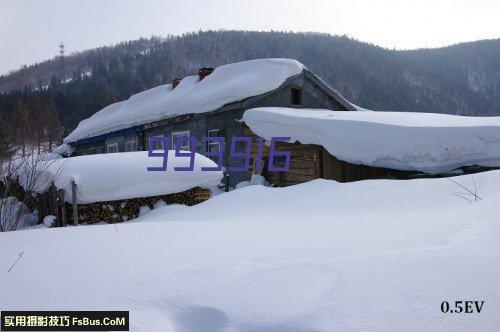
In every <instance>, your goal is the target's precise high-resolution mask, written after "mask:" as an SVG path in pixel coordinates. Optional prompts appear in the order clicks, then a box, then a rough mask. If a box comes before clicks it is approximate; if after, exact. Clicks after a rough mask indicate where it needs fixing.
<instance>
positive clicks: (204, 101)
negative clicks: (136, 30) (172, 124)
mask: <svg viewBox="0 0 500 332" xmlns="http://www.w3.org/2000/svg"><path fill="white" fill-rule="evenodd" d="M304 68H305V67H304V65H302V64H301V63H300V62H298V61H296V60H291V59H256V60H249V61H243V62H237V63H232V64H227V65H224V66H220V67H217V68H216V69H215V70H214V72H213V73H212V74H210V75H209V76H207V77H205V78H204V79H203V80H202V81H198V76H188V77H186V78H184V79H183V80H182V81H181V82H180V83H179V85H178V86H177V87H176V88H175V89H172V85H171V84H166V85H160V86H157V87H155V88H152V89H149V90H146V91H143V92H140V93H138V94H135V95H133V96H132V97H130V98H129V99H128V100H125V101H121V102H118V103H115V104H111V105H109V106H108V107H105V108H103V109H102V110H100V111H99V112H97V113H95V114H94V115H92V116H91V117H90V118H88V119H85V120H83V121H81V122H80V123H79V125H78V127H77V128H76V129H75V130H74V131H73V132H72V133H71V134H69V135H68V136H67V137H66V138H65V139H64V142H65V143H71V142H75V141H78V140H81V139H84V138H88V137H93V136H98V135H102V134H106V133H110V132H113V131H117V130H120V129H125V128H129V127H132V126H136V125H143V124H147V123H151V122H154V121H158V120H161V119H165V118H168V117H172V116H177V115H182V114H190V113H204V112H209V111H213V110H216V109H218V108H220V107H222V106H224V105H226V104H228V103H232V102H236V101H240V100H243V99H245V98H248V97H252V96H257V95H260V94H262V93H265V92H268V91H272V90H274V89H277V88H279V87H280V85H281V84H283V82H285V80H286V79H288V78H289V77H292V76H295V75H297V74H300V73H301V72H302V70H304Z"/></svg>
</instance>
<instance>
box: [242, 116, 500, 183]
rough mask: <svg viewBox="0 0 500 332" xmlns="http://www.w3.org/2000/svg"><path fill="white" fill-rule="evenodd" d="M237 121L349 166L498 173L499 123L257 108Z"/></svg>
mask: <svg viewBox="0 0 500 332" xmlns="http://www.w3.org/2000/svg"><path fill="white" fill-rule="evenodd" d="M243 121H244V122H245V123H246V125H248V126H249V127H250V129H251V130H252V131H253V132H254V133H255V134H257V135H259V136H261V137H263V138H265V139H270V138H271V137H280V136H281V137H291V138H292V140H291V141H292V142H294V141H299V142H300V143H303V144H318V145H322V146H323V147H324V148H325V149H326V150H327V151H328V152H329V153H330V154H331V155H333V156H335V157H337V158H339V159H341V160H344V161H347V162H350V163H354V164H363V165H368V166H375V167H387V168H392V169H400V170H409V171H423V172H426V173H431V174H434V173H442V172H447V171H450V170H454V169H456V168H458V167H462V166H473V165H480V166H487V167H500V117H466V116H457V115H447V114H435V113H409V112H334V111H331V110H324V109H290V108H280V107H263V108H255V109H250V110H247V111H245V113H244V114H243Z"/></svg>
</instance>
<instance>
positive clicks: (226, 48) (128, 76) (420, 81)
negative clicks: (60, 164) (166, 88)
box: [0, 31, 500, 130]
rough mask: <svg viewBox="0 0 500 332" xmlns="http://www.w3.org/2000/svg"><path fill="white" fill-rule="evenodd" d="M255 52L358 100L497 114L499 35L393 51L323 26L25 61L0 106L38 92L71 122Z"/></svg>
mask: <svg viewBox="0 0 500 332" xmlns="http://www.w3.org/2000/svg"><path fill="white" fill-rule="evenodd" d="M261 57H287V58H295V59H297V60H299V61H301V62H302V63H304V64H305V65H306V66H307V67H309V68H310V69H311V70H312V71H313V72H315V73H317V74H318V75H319V76H320V77H321V78H323V79H324V80H325V81H326V82H327V83H328V84H330V85H332V86H333V87H334V88H335V89H337V90H338V91H339V92H340V93H341V94H343V95H344V96H345V97H346V98H348V99H349V100H351V101H352V102H354V103H356V104H358V105H360V106H362V107H365V108H371V109H374V110H380V111H395V110H398V111H414V112H435V113H450V114H460V115H482V116H488V115H500V107H499V106H500V91H499V86H500V79H499V73H500V39H496V40H485V41H478V42H471V43H463V44H458V45H453V46H449V47H444V48H439V49H421V50H413V51H395V50H387V49H383V48H380V47H377V46H374V45H371V44H367V43H362V42H359V41H356V40H353V39H350V38H347V37H339V36H331V35H328V34H318V33H286V32H245V31H207V32H197V33H191V34H185V35H183V36H180V37H167V38H159V37H152V38H150V39H140V40H135V41H130V42H124V43H120V44H118V45H116V46H112V47H102V48H97V49H93V50H88V51H85V52H81V53H77V54H72V55H69V56H66V57H65V58H64V59H63V60H62V61H61V59H59V58H54V59H52V60H47V61H45V62H42V63H39V64H36V65H32V66H28V67H24V68H22V69H21V70H19V71H17V72H14V73H11V74H9V75H6V76H1V77H0V91H1V92H3V93H2V95H0V112H1V111H2V109H3V110H4V112H5V113H7V114H8V113H12V110H14V109H15V108H16V107H21V106H19V105H20V100H21V101H22V102H21V104H22V105H25V107H26V108H27V109H28V110H30V109H33V108H34V107H30V103H32V100H34V99H35V100H37V102H38V104H40V100H42V101H43V102H45V103H48V104H50V105H52V104H53V105H55V108H56V109H57V112H58V114H59V117H60V119H61V123H62V125H63V126H64V127H66V129H67V130H71V129H72V128H73V127H75V126H76V124H77V123H78V122H79V121H80V120H82V119H83V118H85V117H88V116H89V115H91V114H93V113H94V112H96V111H97V110H99V109H100V108H102V107H104V106H106V105H108V104H110V103H112V102H115V101H118V100H123V99H126V98H128V97H129V96H130V95H131V94H133V93H136V92H139V91H142V90H145V89H147V88H150V87H153V86H155V85H159V84H163V83H167V82H170V81H171V79H172V78H173V77H183V76H186V75H189V74H193V73H195V72H196V71H197V69H198V68H200V67H203V66H212V67H215V66H218V65H222V64H225V63H230V62H235V61H241V60H247V59H253V58H261ZM61 82H62V83H61ZM15 90H23V91H15Z"/></svg>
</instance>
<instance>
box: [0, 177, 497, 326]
mask: <svg viewBox="0 0 500 332" xmlns="http://www.w3.org/2000/svg"><path fill="white" fill-rule="evenodd" d="M481 178H482V185H481V188H480V190H479V192H478V194H479V195H480V196H481V198H482V200H478V201H475V200H474V199H473V197H472V196H470V195H465V197H466V198H468V199H472V202H471V203H469V202H468V201H466V200H465V199H462V198H460V197H458V196H455V195H453V193H457V192H458V193H459V194H462V195H464V194H463V192H464V190H463V189H462V188H461V187H459V186H458V185H457V184H455V183H453V182H452V181H451V180H449V179H419V180H411V181H390V180H373V181H363V182H355V183H345V184H341V183H336V182H334V181H327V180H316V181H312V182H309V183H305V184H301V185H297V186H293V187H287V188H268V187H263V186H259V185H254V186H246V187H244V188H241V189H237V190H234V191H232V192H229V193H223V194H220V195H217V196H216V197H214V198H212V199H210V200H209V201H207V202H204V203H202V204H199V205H197V206H193V207H189V208H187V207H186V208H181V207H178V206H177V207H170V206H166V207H160V208H158V209H155V210H153V211H151V212H150V213H148V214H146V215H144V216H143V217H141V218H140V219H139V220H137V221H136V222H129V223H124V224H118V225H116V228H115V225H99V226H79V227H67V228H56V229H39V230H29V231H21V232H10V233H6V234H0V248H2V250H1V251H0V268H1V269H3V271H0V308H2V310H37V309H38V310H51V309H54V310H76V309H79V310H130V311H131V314H130V317H131V331H148V332H150V331H168V330H170V329H172V330H174V331H175V330H177V331H235V330H236V331H331V330H336V331H348V330H373V331H383V330H385V331H401V330H450V331H451V330H466V329H473V330H483V331H487V330H489V331H493V330H495V329H498V326H500V315H498V308H499V307H500V292H499V289H500V241H499V238H500V205H499V204H498V203H499V202H500V189H499V188H500V171H492V172H487V173H483V174H477V175H474V179H475V181H476V187H478V186H479V183H481ZM453 180H454V181H458V182H459V183H461V184H462V185H464V186H466V187H469V188H474V184H473V182H472V178H471V177H470V176H462V177H456V178H453ZM21 252H23V255H22V258H21V259H20V260H19V262H18V263H17V264H16V265H15V266H14V267H13V268H12V270H11V271H10V272H8V273H7V270H8V269H9V268H10V267H11V266H12V264H13V263H14V262H15V261H16V259H17V258H18V256H19V254H20V253H21ZM445 300H446V301H449V302H450V303H452V302H453V301H459V300H476V301H485V303H484V306H483V309H482V311H481V313H479V314H477V313H473V314H457V313H455V314H452V313H448V314H444V313H442V312H441V310H440V305H441V303H442V301H445Z"/></svg>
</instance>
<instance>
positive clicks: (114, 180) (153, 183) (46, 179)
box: [16, 150, 222, 204]
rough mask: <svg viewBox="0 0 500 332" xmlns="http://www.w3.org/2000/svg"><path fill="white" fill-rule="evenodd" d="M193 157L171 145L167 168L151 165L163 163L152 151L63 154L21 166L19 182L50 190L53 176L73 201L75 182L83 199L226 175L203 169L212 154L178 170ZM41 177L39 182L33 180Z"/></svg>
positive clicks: (207, 183)
mask: <svg viewBox="0 0 500 332" xmlns="http://www.w3.org/2000/svg"><path fill="white" fill-rule="evenodd" d="M189 159H190V158H186V157H175V151H173V150H172V151H169V154H168V162H167V170H166V171H148V170H147V168H148V167H159V166H161V165H162V158H158V157H148V152H147V151H138V152H121V153H107V154H95V155H86V156H78V157H71V158H59V159H53V160H47V161H45V162H37V163H36V165H35V169H34V168H33V166H32V165H31V164H28V163H25V164H27V167H21V168H18V169H17V171H16V173H17V174H16V175H17V176H18V178H19V183H20V184H21V185H22V186H23V187H24V188H25V189H26V190H32V191H36V192H43V191H45V190H46V189H47V188H48V187H49V185H50V183H51V182H52V181H53V182H54V185H55V186H56V187H57V188H58V189H64V191H65V197H66V201H68V202H70V201H71V182H72V181H75V183H76V185H77V200H78V203H80V204H85V203H93V202H102V201H113V200H118V199H127V198H135V197H149V196H157V195H165V194H171V193H175V192H181V191H185V190H188V189H191V188H194V187H204V188H208V187H213V186H216V185H217V184H219V182H220V180H221V178H222V172H220V171H203V172H202V171H201V167H216V166H217V165H216V164H215V162H213V161H212V160H210V159H208V158H207V157H205V156H202V155H199V154H196V155H195V162H194V169H193V171H181V172H179V171H174V167H187V166H189V161H190V160H189ZM33 178H36V183H33V180H32V179H33Z"/></svg>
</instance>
